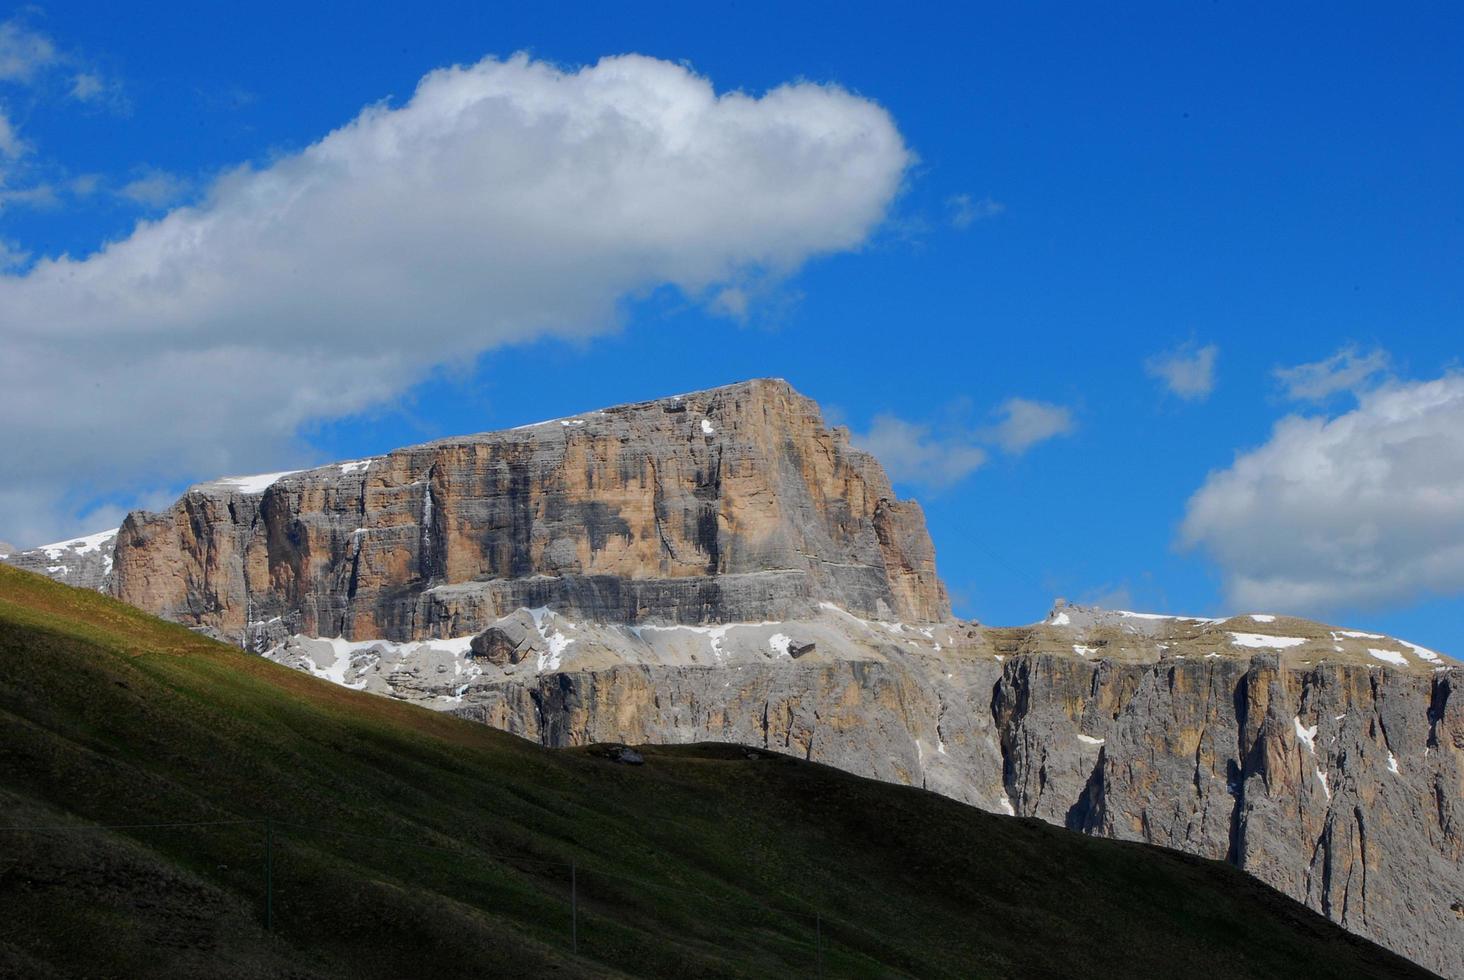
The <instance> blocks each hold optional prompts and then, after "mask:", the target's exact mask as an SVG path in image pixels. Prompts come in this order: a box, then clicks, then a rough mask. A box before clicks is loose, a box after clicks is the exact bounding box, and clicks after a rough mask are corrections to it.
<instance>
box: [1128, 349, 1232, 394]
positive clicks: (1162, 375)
mask: <svg viewBox="0 0 1464 980" xmlns="http://www.w3.org/2000/svg"><path fill="white" fill-rule="evenodd" d="M1219 356H1220V348H1219V347H1217V346H1215V345H1214V344H1206V345H1205V346H1204V347H1199V346H1196V344H1195V343H1194V342H1193V341H1190V342H1189V343H1186V344H1181V345H1180V346H1179V347H1176V348H1174V349H1172V350H1167V351H1163V352H1162V353H1159V354H1155V355H1154V356H1152V357H1150V358H1149V359H1148V360H1146V361H1145V362H1144V372H1145V373H1146V374H1148V375H1149V377H1151V378H1155V379H1157V380H1158V381H1159V382H1160V383H1161V384H1163V385H1164V387H1165V389H1166V390H1168V391H1169V393H1170V394H1172V395H1175V396H1177V397H1179V398H1183V399H1184V400H1185V401H1192V402H1194V401H1204V400H1205V399H1206V398H1209V397H1210V393H1211V392H1213V391H1214V390H1215V361H1216V360H1217V359H1218V358H1219Z"/></svg>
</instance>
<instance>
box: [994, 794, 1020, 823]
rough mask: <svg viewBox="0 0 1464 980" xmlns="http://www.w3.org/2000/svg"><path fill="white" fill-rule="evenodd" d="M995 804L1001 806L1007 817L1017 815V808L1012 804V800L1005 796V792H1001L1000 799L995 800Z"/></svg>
mask: <svg viewBox="0 0 1464 980" xmlns="http://www.w3.org/2000/svg"><path fill="white" fill-rule="evenodd" d="M996 805H997V806H999V807H1001V809H1002V812H1003V813H1005V814H1006V815H1007V816H1009V817H1015V816H1016V815H1017V808H1016V807H1014V806H1012V801H1011V800H1010V799H1008V798H1007V795H1006V794H1005V793H1003V794H1001V799H999V800H997V801H996Z"/></svg>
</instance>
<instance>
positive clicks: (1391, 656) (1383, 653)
mask: <svg viewBox="0 0 1464 980" xmlns="http://www.w3.org/2000/svg"><path fill="white" fill-rule="evenodd" d="M1367 652H1368V654H1369V655H1370V656H1373V657H1376V658H1377V659H1379V660H1381V661H1382V662H1383V663H1385V664H1392V665H1393V666H1395V667H1407V666H1408V658H1407V657H1405V656H1403V654H1401V653H1399V652H1398V651H1397V650H1378V649H1376V648H1374V647H1368V648H1367Z"/></svg>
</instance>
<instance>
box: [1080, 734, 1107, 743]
mask: <svg viewBox="0 0 1464 980" xmlns="http://www.w3.org/2000/svg"><path fill="white" fill-rule="evenodd" d="M1078 741H1079V742H1082V743H1084V744H1085V745H1102V744H1103V739H1101V738H1094V737H1093V736H1092V735H1084V734H1083V733H1082V732H1079V733H1078Z"/></svg>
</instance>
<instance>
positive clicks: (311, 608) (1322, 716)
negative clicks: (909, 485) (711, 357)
mask: <svg viewBox="0 0 1464 980" xmlns="http://www.w3.org/2000/svg"><path fill="white" fill-rule="evenodd" d="M83 544H84V543H83ZM52 547H57V546H52ZM68 547H70V546H69V545H68ZM80 550H81V549H80V548H72V549H71V551H70V552H68V558H67V560H66V561H65V562H64V564H65V565H66V567H67V569H68V571H67V574H68V575H73V574H76V573H74V572H72V571H71V569H72V568H73V567H77V568H79V567H81V566H79V565H77V563H76V561H75V558H76V557H77V555H76V552H78V551H80ZM97 551H98V552H109V549H108V548H107V547H105V546H101V545H98V546H97ZM92 553H93V552H91V551H87V552H86V556H90V555H91V554H92ZM34 554H35V553H32V555H33V556H34ZM43 557H44V555H43ZM109 557H110V552H109ZM27 560H33V559H27ZM45 560H46V561H48V562H51V563H52V564H57V563H60V559H59V558H45ZM98 562H100V559H98ZM46 567H49V566H44V565H43V566H42V568H41V569H40V570H45V569H46ZM88 567H90V566H88ZM53 574H54V573H53ZM68 580H71V581H76V580H77V579H68ZM84 584H89V585H93V587H105V588H108V589H110V590H111V591H112V592H114V594H116V595H118V596H120V597H122V598H124V599H126V600H127V601H129V602H132V603H133V604H135V605H138V606H141V607H142V608H144V609H147V610H149V611H152V612H155V613H158V614H160V615H163V616H166V617H168V618H171V619H175V620H178V621H180V622H184V623H187V624H188V625H190V626H193V627H195V628H197V629H202V630H206V631H208V632H211V633H213V634H215V635H218V636H220V637H224V638H226V639H229V640H232V641H234V642H239V643H242V644H244V645H246V646H249V647H250V648H252V649H255V650H257V651H259V652H260V653H261V654H263V655H265V656H268V657H270V658H271V659H274V660H277V661H279V662H281V663H285V664H288V665H290V666H293V667H296V668H298V669H301V670H306V671H309V672H311V673H314V674H316V675H317V676H320V677H323V678H326V679H329V680H331V681H333V682H335V683H338V684H343V685H346V686H349V687H353V688H357V689H360V690H365V691H369V692H373V693H377V694H381V695H384V696H389V697H395V698H400V699H405V700H411V701H416V702H418V703H421V704H423V705H425V706H428V707H432V708H435V709H438V710H443V711H450V712H454V713H456V714H458V715H461V716H463V717H466V718H470V719H473V720H477V721H481V722H484V723H486V724H490V725H494V726H496V727H499V728H503V729H506V730H508V731H512V732H515V733H517V734H520V735H522V736H523V737H525V738H529V739H533V740H535V741H539V742H542V743H544V744H547V745H576V744H585V743H589V742H613V743H629V744H634V743H639V742H686V741H699V740H719V741H728V742H736V743H742V744H745V745H749V746H756V747H761V748H768V749H773V750H777V751H781V752H788V753H793V754H797V755H800V756H803V757H805V758H809V759H813V760H815V761H819V762H824V763H828V764H831V765H835V766H839V767H841V768H844V769H848V770H851V771H854V772H858V773H861V774H864V775H869V776H874V777H877V778H881V779H886V780H890V781H894V782H901V783H909V784H913V785H918V786H924V787H926V788H928V789H931V790H934V791H936V792H940V793H943V794H946V795H948V796H952V797H955V798H957V799H960V800H963V801H965V802H969V803H972V804H974V805H977V806H980V807H984V808H986V809H990V810H996V811H1001V812H1006V813H1013V814H1018V815H1022V816H1030V817H1036V818H1039V819H1042V820H1045V821H1048V822H1051V823H1056V824H1059V825H1062V826H1066V827H1069V828H1071V829H1073V830H1075V831H1079V832H1083V833H1090V834H1098V835H1103V836H1110V837H1117V838H1122V839H1126V840H1136V841H1145V842H1149V843H1153V844H1159V845H1163V846H1167V847H1174V848H1178V849H1181V850H1185V851H1189V852H1192V853H1196V854H1201V855H1204V856H1206V857H1210V858H1216V859H1221V860H1228V861H1230V862H1232V863H1234V864H1236V865H1238V866H1240V867H1242V868H1245V869H1246V870H1248V871H1249V872H1251V873H1252V874H1254V875H1256V876H1257V877H1258V878H1260V879H1261V880H1263V881H1266V882H1267V883H1269V884H1271V885H1273V886H1275V887H1276V888H1278V889H1280V890H1281V891H1283V892H1285V893H1287V894H1288V895H1291V896H1293V897H1294V898H1297V899H1299V900H1301V901H1303V902H1305V903H1306V904H1308V905H1309V906H1311V907H1312V908H1314V909H1316V910H1318V911H1319V912H1321V913H1323V914H1325V915H1327V916H1329V917H1330V918H1332V919H1334V920H1336V921H1338V922H1340V923H1341V924H1342V925H1344V926H1346V927H1347V928H1349V929H1351V930H1353V931H1354V932H1357V933H1359V934H1361V935H1364V936H1367V937H1368V938H1370V939H1373V940H1375V941H1377V942H1379V943H1381V944H1383V945H1385V946H1387V947H1389V948H1390V949H1393V950H1395V951H1397V952H1399V953H1401V954H1403V955H1405V956H1408V957H1410V958H1412V959H1414V960H1415V961H1417V962H1419V963H1421V964H1423V965H1425V966H1427V967H1429V968H1431V969H1434V970H1436V971H1438V972H1440V973H1442V974H1444V975H1446V976H1450V977H1456V978H1461V980H1464V918H1461V913H1460V912H1459V911H1458V910H1460V909H1464V692H1461V690H1460V687H1461V685H1464V669H1461V668H1460V666H1459V665H1458V664H1457V663H1456V662H1454V661H1452V660H1450V659H1448V658H1446V657H1443V656H1441V655H1439V654H1436V653H1433V652H1432V651H1429V650H1426V649H1423V648H1421V647H1417V646H1415V645H1412V644H1408V643H1405V642H1403V641H1399V640H1395V639H1391V638H1388V637H1384V636H1379V635H1376V634H1369V633H1362V632H1358V631H1349V630H1343V629H1338V628H1334V627H1330V626H1325V625H1322V624H1319V623H1314V622H1310V621H1307V620H1300V619H1293V618H1287V617H1277V616H1270V615H1264V614H1256V615H1245V616H1237V617H1233V618H1229V619H1204V618H1182V617H1167V616H1154V615H1146V614H1140V613H1129V612H1115V611H1106V610H1099V609H1091V608H1084V607H1078V606H1068V605H1065V604H1061V603H1060V604H1059V605H1058V607H1057V608H1055V609H1054V610H1053V612H1052V614H1051V615H1050V616H1049V617H1048V618H1047V619H1046V620H1045V621H1044V622H1043V623H1039V624H1035V625H1033V626H1027V627H1019V628H987V627H983V626H980V625H977V624H975V623H967V622H961V621H957V620H954V619H952V618H951V616H950V613H949V607H948V604H947V601H946V597H945V593H944V590H943V588H942V586H941V584H940V582H939V580H938V578H937V577H936V574H935V565H934V555H933V550H932V548H931V544H930V540H929V537H928V535H927V533H926V530H925V526H924V521H923V517H922V515H921V512H920V510H919V508H918V506H917V505H915V504H913V503H910V502H904V501H899V500H897V499H896V498H895V497H894V494H893V493H892V492H891V490H890V486H889V482H888V480H887V479H886V477H885V475H884V474H883V472H882V471H881V469H880V468H879V466H878V464H877V463H876V462H875V461H874V460H873V459H872V458H871V457H869V456H868V455H866V454H864V453H861V452H859V451H858V450H855V449H852V448H851V447H850V446H849V445H848V443H847V439H846V437H845V435H844V434H843V433H841V432H839V431H837V430H830V429H828V428H827V427H825V426H824V424H823V422H822V420H821V418H820V416H819V413H818V410H817V407H816V406H815V405H813V403H811V402H809V401H808V400H806V399H804V398H802V397H801V396H799V395H798V394H797V393H796V392H794V391H793V390H792V389H791V388H789V387H788V386H787V385H786V384H785V383H783V382H779V381H756V382H749V383H746V384H742V385H734V386H731V387H727V388H720V389H715V390H712V391H708V392H701V393H697V394H689V395H684V396H681V397H678V398H672V399H663V400H660V401H654V402H646V403H641V404H637V405H629V406H623V407H620V408H612V409H607V410H605V411H602V412H592V413H588V414H586V415H583V416H576V417H574V418H567V419H560V420H555V421H552V422H545V423H540V424H538V425H534V426H526V427H523V428H521V429H517V430H512V431H509V432H502V433H491V434H485V435H477V436H469V437H462V438H457V439H448V440H442V441H439V442H435V443H431V444H428V445H424V446H417V447H412V448H409V449H403V450H398V451H396V452H393V453H391V454H389V455H387V456H383V457H379V458H375V459H370V460H360V461H356V462H349V463H340V464H333V465H331V466H326V467H320V468H317V469H314V470H309V471H303V472H298V473H286V474H268V475H265V476H261V477H241V478H230V479H224V480H219V481H214V482H212V483H208V484H202V485H200V486H197V487H193V488H191V489H190V490H189V491H188V492H187V493H186V494H185V495H184V496H183V498H182V499H180V500H179V501H178V503H177V504H175V505H174V507H173V508H171V509H170V510H168V511H166V512H164V513H161V514H149V513H141V512H139V513H134V514H132V515H130V516H129V517H128V518H127V521H126V522H125V523H124V524H123V526H122V528H121V529H120V530H119V532H118V534H117V538H116V541H115V567H114V568H113V569H112V570H111V572H110V575H107V574H106V573H105V572H104V573H102V574H101V575H94V574H93V573H92V572H90V571H88V572H86V581H85V583H84Z"/></svg>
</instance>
